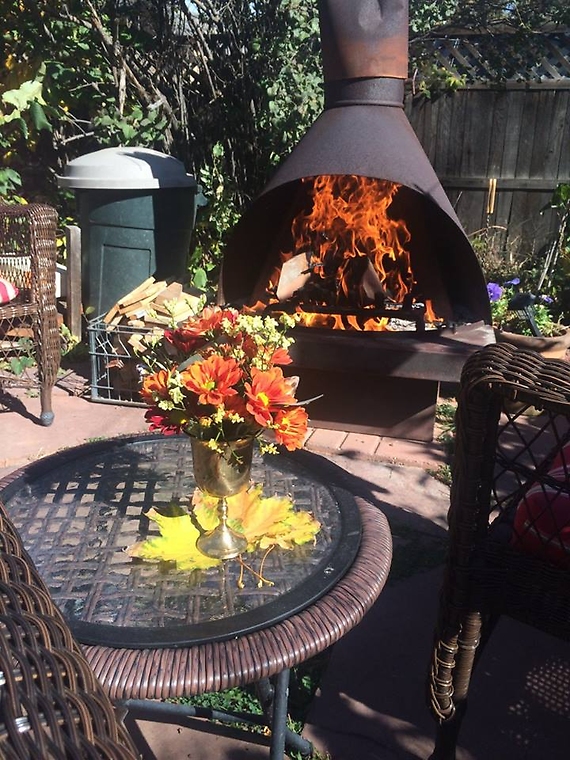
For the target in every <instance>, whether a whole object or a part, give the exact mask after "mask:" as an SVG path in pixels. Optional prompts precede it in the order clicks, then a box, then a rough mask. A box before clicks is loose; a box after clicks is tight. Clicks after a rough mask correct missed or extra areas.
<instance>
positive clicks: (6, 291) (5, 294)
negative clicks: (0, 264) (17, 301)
mask: <svg viewBox="0 0 570 760" xmlns="http://www.w3.org/2000/svg"><path fill="white" fill-rule="evenodd" d="M18 293H19V290H18V288H17V287H16V286H15V285H12V283H11V282H8V280H3V279H1V278H0V306H1V305H2V304H5V303H9V302H10V301H13V300H14V298H16V296H17V295H18Z"/></svg>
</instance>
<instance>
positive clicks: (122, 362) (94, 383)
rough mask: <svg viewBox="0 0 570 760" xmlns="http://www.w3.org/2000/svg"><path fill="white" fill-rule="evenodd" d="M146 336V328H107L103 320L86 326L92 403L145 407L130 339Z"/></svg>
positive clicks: (95, 320) (147, 330)
mask: <svg viewBox="0 0 570 760" xmlns="http://www.w3.org/2000/svg"><path fill="white" fill-rule="evenodd" d="M148 332H149V328H141V327H129V326H128V325H112V326H110V325H107V324H106V323H105V322H104V321H103V318H102V317H96V318H95V319H92V320H91V321H90V322H89V324H88V326H87V333H88V336H89V356H90V360H91V400H92V401H101V402H107V403H111V404H132V405H135V406H145V404H144V403H143V402H142V400H141V397H140V394H139V388H140V374H139V371H138V369H137V365H138V360H137V358H136V357H135V355H134V352H133V349H132V348H131V346H130V344H129V339H130V338H131V337H132V336H133V335H135V334H139V335H140V334H145V333H148Z"/></svg>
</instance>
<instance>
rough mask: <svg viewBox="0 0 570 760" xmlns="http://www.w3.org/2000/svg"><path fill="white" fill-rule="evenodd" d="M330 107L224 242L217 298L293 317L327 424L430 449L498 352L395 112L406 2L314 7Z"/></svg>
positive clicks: (420, 158) (474, 282)
mask: <svg viewBox="0 0 570 760" xmlns="http://www.w3.org/2000/svg"><path fill="white" fill-rule="evenodd" d="M319 13H320V21H321V36H322V48H323V65H324V75H325V77H324V78H325V110H324V112H323V113H322V114H321V115H320V116H319V118H318V119H317V121H316V122H315V124H314V125H313V126H312V127H311V128H310V130H309V131H308V132H307V134H306V135H305V136H304V137H303V139H302V140H301V142H300V143H299V144H298V145H297V147H296V148H295V149H294V150H293V152H292V153H291V155H290V156H289V157H288V158H287V159H286V161H285V162H284V163H283V164H282V165H281V167H280V168H279V169H278V171H277V172H276V174H275V176H274V177H273V179H272V180H271V181H270V183H269V184H268V186H267V187H266V188H265V190H264V191H263V193H262V194H261V195H260V197H259V198H258V199H257V200H256V201H255V202H254V203H253V205H252V207H251V208H250V209H249V210H248V211H247V212H246V213H245V214H244V216H243V217H242V218H241V220H240V221H239V223H238V224H237V225H236V228H235V229H234V231H233V232H232V235H231V238H230V240H229V242H228V246H227V248H226V251H225V254H224V260H223V264H222V275H221V280H220V289H219V293H220V300H221V301H223V302H225V303H232V304H234V305H239V306H247V307H250V308H251V309H253V310H255V311H257V312H259V313H278V312H280V311H286V312H296V313H298V314H299V315H300V320H301V323H300V324H301V325H302V326H300V327H298V328H296V334H295V339H296V343H295V346H294V348H293V352H292V354H293V357H294V362H295V364H294V368H293V372H294V373H296V374H299V375H300V376H301V382H302V386H301V387H302V388H303V390H304V391H305V392H306V393H308V394H309V395H316V394H318V393H322V394H323V399H322V400H319V401H316V402H313V404H311V407H310V408H309V413H310V417H311V419H312V420H313V421H314V422H315V424H318V425H320V426H323V427H331V428H340V429H343V430H353V431H359V432H372V433H377V434H381V435H393V436H398V437H407V438H412V439H418V440H431V438H432V435H433V421H434V414H435V403H436V400H437V391H438V384H439V382H440V381H441V380H457V379H458V378H459V373H460V370H461V367H462V365H463V363H464V361H465V359H466V358H467V356H468V355H469V353H471V352H472V351H473V350H475V349H476V348H478V347H479V346H481V345H484V344H485V343H489V342H492V340H493V337H492V331H491V329H490V326H489V325H490V307H489V299H488V296H487V289H486V284H485V281H484V277H483V274H482V272H481V268H480V266H479V263H478V261H477V257H476V255H475V252H474V251H473V249H472V247H471V245H470V244H469V241H468V239H467V238H466V236H465V234H464V232H463V230H462V228H461V224H460V222H459V220H458V219H457V217H456V215H455V212H454V210H453V208H452V207H451V204H450V203H449V200H448V199H447V196H446V195H445V193H444V191H443V188H442V187H441V184H440V183H439V181H438V179H437V176H436V174H435V172H434V170H433V168H432V167H431V165H430V163H429V160H428V159H427V156H426V155H425V153H424V151H423V149H422V147H421V145H420V143H419V141H418V139H417V138H416V136H415V134H414V132H413V130H412V127H411V125H410V124H409V122H408V120H407V118H406V116H405V114H404V111H403V102H404V80H405V78H406V77H407V44H408V37H407V24H408V20H407V3H405V2H399V1H396V0H391V2H379V1H378V0H375V1H371V0H322V1H321V2H320V6H319Z"/></svg>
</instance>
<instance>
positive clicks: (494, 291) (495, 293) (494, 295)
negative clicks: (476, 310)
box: [487, 282, 503, 303]
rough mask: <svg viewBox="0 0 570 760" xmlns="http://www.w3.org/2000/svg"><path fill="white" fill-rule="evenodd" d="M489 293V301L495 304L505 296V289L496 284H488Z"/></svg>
mask: <svg viewBox="0 0 570 760" xmlns="http://www.w3.org/2000/svg"><path fill="white" fill-rule="evenodd" d="M487 293H488V294H489V301H491V303H494V302H495V301H498V300H499V298H500V297H501V296H502V295H503V288H502V287H501V286H500V285H498V284H497V283H496V282H488V283H487Z"/></svg>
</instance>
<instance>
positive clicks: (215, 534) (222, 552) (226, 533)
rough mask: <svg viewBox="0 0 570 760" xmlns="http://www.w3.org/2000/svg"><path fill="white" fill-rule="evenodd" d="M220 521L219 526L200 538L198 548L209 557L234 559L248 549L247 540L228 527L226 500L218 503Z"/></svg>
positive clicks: (197, 543)
mask: <svg viewBox="0 0 570 760" xmlns="http://www.w3.org/2000/svg"><path fill="white" fill-rule="evenodd" d="M218 519H219V521H220V523H219V525H217V526H216V527H215V528H214V530H210V531H208V532H207V533H204V534H203V535H202V536H200V538H199V539H198V541H197V542H196V546H197V547H198V549H199V550H200V551H201V552H202V554H205V555H206V556H207V557H213V558H214V559H233V558H234V557H237V556H238V555H239V554H241V553H242V552H244V551H245V550H246V549H247V539H246V538H245V536H244V535H243V534H241V533H236V532H235V530H232V529H231V528H230V526H229V525H228V505H227V502H226V500H225V499H220V500H219V501H218Z"/></svg>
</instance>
